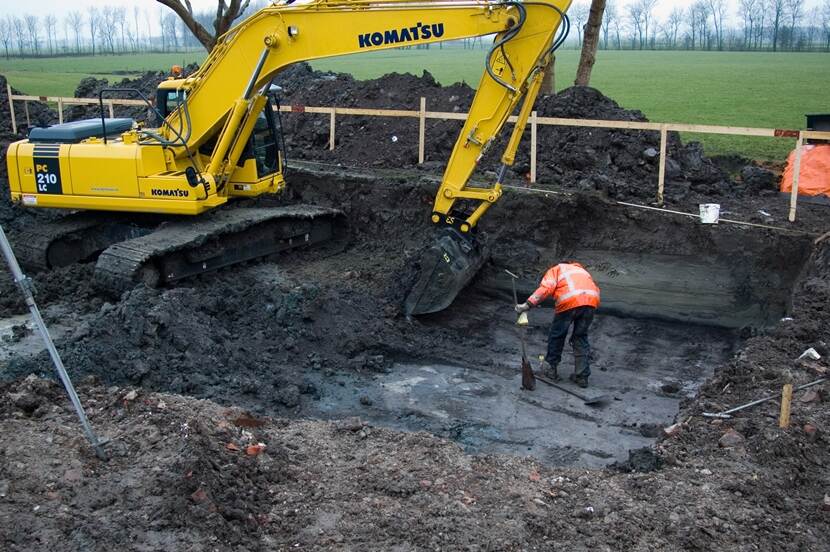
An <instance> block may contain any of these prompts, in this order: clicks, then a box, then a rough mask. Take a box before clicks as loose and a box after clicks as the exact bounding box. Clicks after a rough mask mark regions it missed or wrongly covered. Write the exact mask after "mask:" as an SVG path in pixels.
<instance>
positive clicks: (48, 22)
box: [43, 13, 58, 56]
mask: <svg viewBox="0 0 830 552" xmlns="http://www.w3.org/2000/svg"><path fill="white" fill-rule="evenodd" d="M43 26H44V27H45V28H46V44H47V45H48V47H49V55H50V56H51V55H53V54H54V53H55V44H56V42H57V40H55V39H56V36H55V35H56V33H57V28H58V18H57V17H55V16H54V15H52V14H51V13H50V14H49V15H47V16H45V17H44V18H43Z"/></svg>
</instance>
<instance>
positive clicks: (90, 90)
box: [66, 63, 199, 121]
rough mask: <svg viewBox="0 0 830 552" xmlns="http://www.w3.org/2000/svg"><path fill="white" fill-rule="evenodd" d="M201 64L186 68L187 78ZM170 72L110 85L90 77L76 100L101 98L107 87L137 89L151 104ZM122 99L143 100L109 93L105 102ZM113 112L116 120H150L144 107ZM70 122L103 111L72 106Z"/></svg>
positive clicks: (128, 93) (98, 115) (68, 114)
mask: <svg viewBox="0 0 830 552" xmlns="http://www.w3.org/2000/svg"><path fill="white" fill-rule="evenodd" d="M198 68H199V67H198V65H196V64H195V63H194V64H191V65H188V66H187V67H185V68H184V72H183V75H185V76H187V75H189V74H191V73H193V72H194V71H195V70H196V69H198ZM168 76H169V73H167V72H164V71H147V72H146V73H144V74H143V75H141V76H139V77H136V78H134V79H126V78H125V79H122V80H121V81H119V82H117V83H110V82H109V81H108V80H107V79H96V78H95V77H86V78H84V79H81V82H80V83H78V87H77V88H75V97H76V98H97V97H98V93H99V92H100V91H101V90H103V89H105V88H128V89H135V90H138V91H139V92H141V93H142V94H144V96H145V97H146V98H147V99H149V100H150V101H155V97H156V88H157V87H158V85H159V83H160V82H161V81H163V80H165V79H166V78H167V77H168ZM106 98H118V99H128V100H140V99H141V97H140V96H138V95H137V94H135V93H131V92H106V93H105V94H104V99H106ZM105 110H106V114H107V116H109V108H108V107H107V108H105ZM113 112H114V114H115V116H116V117H130V118H133V119H135V120H137V121H146V120H147V119H148V109H147V108H146V107H143V106H135V107H133V106H118V105H116V106H114V108H113ZM66 116H67V120H70V121H75V120H78V119H89V118H91V117H100V116H101V110H100V108H99V107H98V106H97V105H78V106H72V107H71V108H70V109H68V110H67V113H66Z"/></svg>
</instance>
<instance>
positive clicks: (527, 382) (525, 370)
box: [505, 270, 536, 391]
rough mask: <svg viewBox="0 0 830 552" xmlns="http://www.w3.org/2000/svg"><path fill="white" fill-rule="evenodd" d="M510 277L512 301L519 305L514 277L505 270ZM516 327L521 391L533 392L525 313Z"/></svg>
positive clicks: (534, 380)
mask: <svg viewBox="0 0 830 552" xmlns="http://www.w3.org/2000/svg"><path fill="white" fill-rule="evenodd" d="M505 272H507V273H508V274H509V275H510V281H511V283H512V284H513V301H514V302H515V304H517V305H518V304H519V295H518V293H516V278H518V276H516V275H515V274H513V273H512V272H510V271H509V270H505ZM516 325H517V326H518V327H519V339H520V340H521V342H522V389H525V390H527V391H533V390H534V389H536V376H534V375H533V368H532V367H531V366H530V361H529V360H528V359H527V345H526V344H525V328H524V327H525V326H527V313H526V312H523V313H521V314H520V315H519V318H518V320H516Z"/></svg>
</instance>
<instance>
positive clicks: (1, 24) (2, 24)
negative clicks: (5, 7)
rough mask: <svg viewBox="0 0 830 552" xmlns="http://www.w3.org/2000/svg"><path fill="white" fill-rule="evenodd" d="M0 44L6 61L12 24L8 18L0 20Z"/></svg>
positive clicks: (10, 41)
mask: <svg viewBox="0 0 830 552" xmlns="http://www.w3.org/2000/svg"><path fill="white" fill-rule="evenodd" d="M0 42H2V43H3V50H5V54H6V59H9V46H11V43H12V22H11V18H10V17H8V16H7V17H4V18H3V19H0Z"/></svg>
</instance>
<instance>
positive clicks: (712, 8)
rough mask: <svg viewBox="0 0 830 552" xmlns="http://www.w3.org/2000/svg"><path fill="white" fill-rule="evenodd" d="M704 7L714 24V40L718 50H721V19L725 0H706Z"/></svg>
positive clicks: (724, 14) (724, 12)
mask: <svg viewBox="0 0 830 552" xmlns="http://www.w3.org/2000/svg"><path fill="white" fill-rule="evenodd" d="M706 7H707V8H708V9H709V13H710V14H711V15H712V23H713V24H714V25H715V40H716V41H717V44H718V50H723V34H724V32H723V20H724V18H725V16H726V2H725V0H706Z"/></svg>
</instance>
